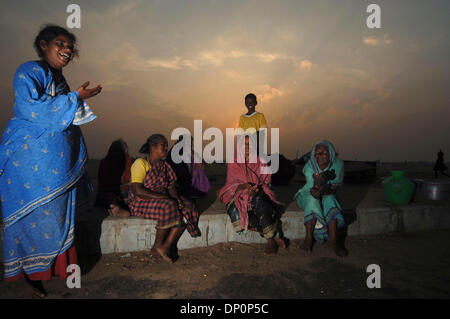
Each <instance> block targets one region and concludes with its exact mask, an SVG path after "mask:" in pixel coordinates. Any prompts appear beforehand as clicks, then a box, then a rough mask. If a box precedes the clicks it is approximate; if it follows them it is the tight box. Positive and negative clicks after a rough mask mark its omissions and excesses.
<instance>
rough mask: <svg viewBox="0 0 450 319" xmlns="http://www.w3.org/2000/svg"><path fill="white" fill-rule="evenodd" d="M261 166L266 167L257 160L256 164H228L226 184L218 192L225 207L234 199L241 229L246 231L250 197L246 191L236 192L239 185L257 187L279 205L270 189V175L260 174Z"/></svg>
mask: <svg viewBox="0 0 450 319" xmlns="http://www.w3.org/2000/svg"><path fill="white" fill-rule="evenodd" d="M263 166H267V165H266V164H264V163H262V162H261V161H260V159H259V158H258V160H257V163H247V164H246V163H236V160H235V163H228V167H227V182H226V184H225V186H224V187H222V189H221V190H220V191H219V199H220V201H221V202H222V203H224V204H226V205H227V204H228V203H229V202H231V200H232V199H234V204H235V205H236V207H237V209H238V211H239V217H240V222H241V226H242V228H243V229H248V214H247V210H248V209H249V208H250V203H251V197H250V196H249V195H248V194H247V190H246V189H241V190H239V191H237V192H236V189H237V188H238V186H239V185H241V184H245V183H253V184H255V185H258V186H260V188H261V189H262V190H263V191H264V193H266V195H267V196H269V198H270V199H271V200H272V201H273V202H274V203H276V204H279V205H280V204H281V203H280V202H278V201H277V200H276V196H275V193H274V192H273V191H272V189H271V188H270V181H271V178H272V175H270V174H261V172H260V168H261V167H263Z"/></svg>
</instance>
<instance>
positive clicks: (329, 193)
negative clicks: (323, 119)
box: [295, 140, 348, 257]
mask: <svg viewBox="0 0 450 319" xmlns="http://www.w3.org/2000/svg"><path fill="white" fill-rule="evenodd" d="M303 174H304V175H305V177H306V184H305V186H303V188H301V189H300V190H299V191H298V192H297V193H296V194H295V199H296V201H297V205H298V206H299V207H300V208H302V209H303V210H304V211H305V217H304V224H305V227H306V238H305V240H304V242H303V243H302V245H301V248H302V249H304V250H307V251H312V247H313V238H314V239H315V240H316V241H317V242H319V243H324V242H325V241H328V242H329V243H330V246H331V248H332V249H333V251H334V252H335V253H336V255H337V256H340V257H342V256H347V255H348V251H347V250H346V249H345V247H344V246H343V244H341V243H339V242H338V240H337V237H338V236H337V232H338V229H339V228H342V227H343V226H344V225H345V221H344V218H343V216H342V208H341V206H340V205H339V202H338V201H337V199H336V196H335V194H336V191H337V188H338V186H339V185H341V184H342V182H343V180H344V161H342V160H341V159H339V158H337V157H336V152H335V150H334V146H333V144H331V143H330V142H329V141H326V140H324V141H320V142H317V143H316V144H315V145H314V147H313V148H312V150H311V158H310V159H309V161H308V162H307V163H306V165H305V167H304V168H303Z"/></svg>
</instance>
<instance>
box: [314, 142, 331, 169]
mask: <svg viewBox="0 0 450 319" xmlns="http://www.w3.org/2000/svg"><path fill="white" fill-rule="evenodd" d="M320 144H323V145H325V146H326V147H327V148H328V153H329V154H330V162H329V163H328V166H327V167H326V168H325V169H324V170H321V169H320V167H319V164H318V163H317V161H316V156H315V154H316V147H317V145H320ZM335 160H336V151H335V149H334V146H333V144H331V142H329V141H327V140H322V141H319V142H317V143H316V144H314V146H313V148H312V150H311V157H310V158H309V162H310V164H311V167H312V168H313V170H314V172H315V173H321V172H324V171H326V170H328V169H330V168H331V167H332V166H333V164H334V162H335Z"/></svg>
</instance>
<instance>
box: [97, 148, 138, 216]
mask: <svg viewBox="0 0 450 319" xmlns="http://www.w3.org/2000/svg"><path fill="white" fill-rule="evenodd" d="M130 177H131V158H130V155H128V146H127V144H126V143H125V141H124V140H122V139H118V140H115V141H114V142H112V144H111V146H110V147H109V150H108V154H107V155H106V156H105V158H103V159H102V160H101V162H100V165H99V168H98V191H97V199H96V205H99V206H103V207H105V208H106V209H108V212H109V213H110V214H111V215H113V216H119V217H128V216H130V212H129V211H128V207H127V205H126V204H125V202H124V198H126V196H127V194H128V189H129V187H130Z"/></svg>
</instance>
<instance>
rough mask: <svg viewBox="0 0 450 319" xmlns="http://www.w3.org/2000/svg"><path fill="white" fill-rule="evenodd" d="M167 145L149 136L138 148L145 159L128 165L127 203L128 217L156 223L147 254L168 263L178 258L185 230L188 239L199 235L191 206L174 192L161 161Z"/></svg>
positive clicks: (173, 180) (170, 173)
mask: <svg viewBox="0 0 450 319" xmlns="http://www.w3.org/2000/svg"><path fill="white" fill-rule="evenodd" d="M167 146H168V143H167V139H166V138H165V137H164V136H163V135H161V134H153V135H152V136H150V137H149V138H148V139H147V141H146V142H145V144H144V145H142V147H141V149H140V150H139V152H140V153H142V154H145V155H146V156H145V158H138V159H136V160H135V161H134V163H133V165H132V166H131V189H130V192H129V197H128V199H127V204H128V207H129V208H130V212H131V215H132V216H138V217H143V218H146V219H153V220H156V221H157V224H156V237H155V242H154V245H153V248H152V249H151V253H152V254H154V255H155V256H160V257H162V258H163V259H164V260H165V261H167V262H169V263H172V262H174V261H175V260H176V259H177V258H178V253H177V252H178V249H177V242H178V240H179V239H180V237H181V235H182V234H183V232H184V230H185V228H187V230H188V232H189V234H190V235H191V237H198V236H200V230H199V228H198V211H197V209H196V208H195V206H194V204H192V202H190V201H189V200H187V199H186V198H184V197H183V196H179V195H178V193H177V190H176V180H177V176H176V175H175V172H174V171H173V169H172V167H171V166H170V165H169V164H168V163H167V162H166V161H165V158H166V157H167Z"/></svg>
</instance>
